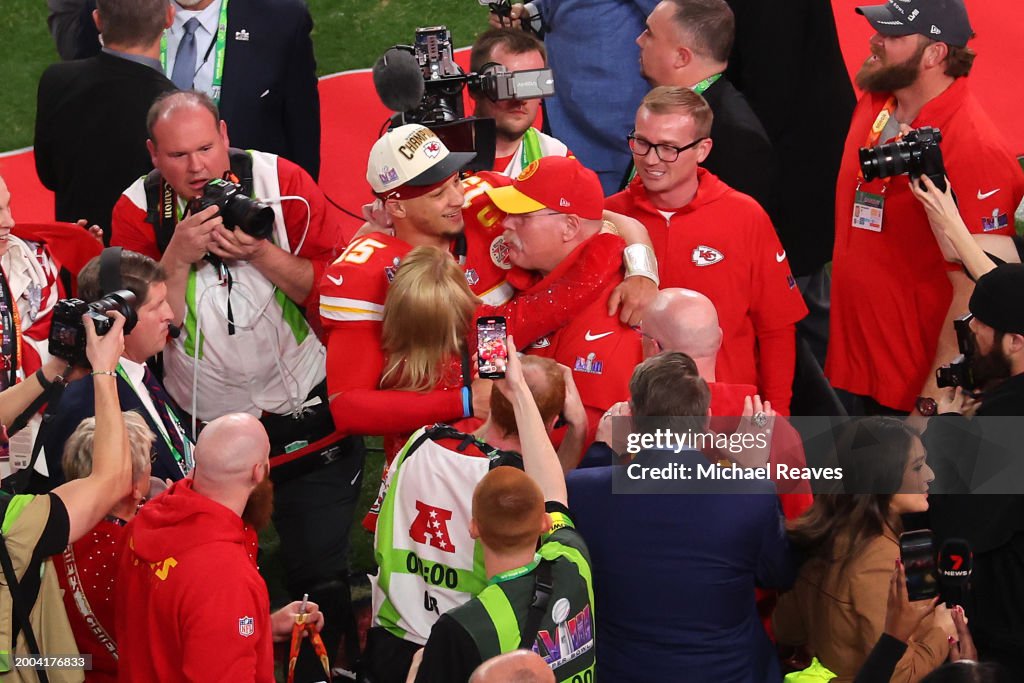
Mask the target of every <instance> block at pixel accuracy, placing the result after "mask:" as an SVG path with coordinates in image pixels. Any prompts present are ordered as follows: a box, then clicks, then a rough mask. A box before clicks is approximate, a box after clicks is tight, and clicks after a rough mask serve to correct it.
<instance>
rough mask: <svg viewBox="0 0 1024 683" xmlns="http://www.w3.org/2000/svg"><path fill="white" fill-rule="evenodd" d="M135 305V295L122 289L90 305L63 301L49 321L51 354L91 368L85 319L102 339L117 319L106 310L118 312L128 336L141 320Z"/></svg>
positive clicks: (67, 300) (75, 301) (59, 303)
mask: <svg viewBox="0 0 1024 683" xmlns="http://www.w3.org/2000/svg"><path fill="white" fill-rule="evenodd" d="M135 305H136V299H135V295H134V294H132V293H131V292H130V291H128V290H127V289H119V290H118V291H116V292H113V293H111V294H108V295H106V296H105V297H103V298H102V299H100V300H99V301H94V302H93V303H91V304H87V303H85V302H84V301H82V300H81V299H61V300H60V301H58V302H57V305H56V306H54V307H53V319H52V321H51V322H50V355H53V356H56V357H58V358H63V359H64V360H66V361H67V362H68V363H71V364H72V365H78V366H88V361H87V360H86V358H85V323H84V322H82V316H83V315H87V316H89V317H90V318H92V321H93V324H94V325H95V326H96V334H98V335H101V336H102V335H104V334H106V333H107V332H109V331H110V328H111V327H113V325H114V319H113V318H108V317H107V311H117V312H118V313H120V314H121V315H123V316H124V333H125V334H128V333H129V332H131V330H132V328H134V327H135V323H137V322H138V321H139V317H138V315H136V313H135Z"/></svg>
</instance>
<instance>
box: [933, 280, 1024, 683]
mask: <svg viewBox="0 0 1024 683" xmlns="http://www.w3.org/2000/svg"><path fill="white" fill-rule="evenodd" d="M969 308H970V312H971V314H972V315H973V316H974V317H973V319H972V320H971V322H970V330H971V333H972V339H973V346H974V353H973V354H971V358H970V359H969V361H968V363H969V370H970V373H971V380H972V383H973V384H975V385H976V386H978V387H980V388H981V389H982V392H981V394H980V396H979V397H978V402H977V404H976V405H972V402H971V401H970V400H968V399H966V396H967V393H966V391H965V390H963V389H961V388H960V387H957V388H955V389H954V388H952V387H949V388H946V389H944V390H943V391H944V392H945V393H944V395H943V397H942V399H941V400H940V401H939V406H938V412H939V413H941V414H943V415H944V416H943V417H939V418H935V419H932V420H931V421H930V422H929V425H928V431H927V432H926V433H925V445H926V446H927V447H928V449H929V453H930V455H929V459H930V460H932V459H935V460H936V465H937V469H936V473H937V476H938V477H939V480H940V482H941V480H942V475H943V472H949V471H952V470H951V468H956V470H959V471H962V472H966V471H967V469H970V468H969V466H966V465H965V464H964V461H972V462H975V463H976V467H977V468H978V469H976V470H975V472H973V473H968V474H966V475H964V476H962V479H963V480H964V481H966V482H972V481H978V480H984V479H985V477H982V476H979V470H980V469H981V468H983V467H985V466H987V465H991V463H992V462H993V461H994V460H997V459H998V457H999V452H998V451H999V447H998V446H997V445H996V443H997V442H999V441H1005V435H1004V436H1003V437H1002V438H1000V439H993V438H989V439H986V438H984V436H985V435H984V431H987V430H989V429H992V430H995V429H997V428H998V429H1001V430H1005V429H1006V428H1009V427H1013V428H1014V434H1017V433H1019V432H1020V428H1019V427H1017V426H1016V425H1017V424H1018V423H1019V421H1017V420H1014V421H1012V422H1011V421H1007V420H1002V421H997V420H991V419H990V420H987V421H983V420H978V419H974V420H971V421H970V422H969V423H968V424H967V425H966V426H964V424H963V421H962V420H958V419H956V418H955V417H949V415H950V414H956V413H961V412H963V413H969V412H972V411H973V413H974V415H975V416H976V418H977V417H980V418H985V417H989V418H991V417H994V416H1012V417H1020V416H1024V265H1021V264H1017V263H1014V264H1003V265H1000V266H997V267H996V268H994V269H993V270H991V271H989V272H988V273H986V274H985V275H983V276H982V277H980V278H979V279H978V282H977V285H976V286H975V288H974V293H973V294H972V295H971V299H970V306H969ZM991 436H992V435H990V437H991ZM1018 443H1019V442H1018ZM1018 455H1019V453H1012V454H1011V456H1010V457H1016V456H1018ZM947 464H948V466H944V465H947ZM965 467H966V468H967V469H965ZM929 515H930V518H931V524H930V526H931V528H932V529H933V531H934V532H935V535H936V538H937V539H945V538H962V539H965V540H967V542H968V543H969V544H970V546H971V549H972V551H973V553H974V570H973V573H972V575H971V589H972V590H971V598H972V600H970V599H969V601H968V603H967V605H966V607H967V611H968V616H969V617H970V627H971V631H972V633H973V634H974V639H975V642H976V643H977V646H978V651H979V652H980V653H981V657H982V659H995V660H998V661H1000V662H1001V663H1003V664H1004V665H1006V666H1008V667H1010V668H1011V669H1012V670H1013V671H1014V672H1015V673H1016V674H1017V677H1018V678H1019V677H1020V676H1021V675H1024V658H1022V653H1024V614H1022V613H1021V610H1020V604H1019V602H1017V601H1015V600H1013V599H1008V598H1007V596H1010V595H1014V591H1019V590H1020V586H1021V585H1024V565H1022V563H1021V560H1020V558H1021V557H1022V556H1024V496H1021V495H947V496H933V497H932V502H931V510H930V512H929Z"/></svg>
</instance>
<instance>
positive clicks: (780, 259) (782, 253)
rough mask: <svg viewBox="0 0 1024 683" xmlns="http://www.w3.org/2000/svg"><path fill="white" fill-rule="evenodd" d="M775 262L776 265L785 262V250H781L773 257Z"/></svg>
mask: <svg viewBox="0 0 1024 683" xmlns="http://www.w3.org/2000/svg"><path fill="white" fill-rule="evenodd" d="M775 260H776V261H777V262H778V263H782V262H783V261H785V260H786V250H785V249H783V250H782V251H780V252H779V253H778V254H776V255H775Z"/></svg>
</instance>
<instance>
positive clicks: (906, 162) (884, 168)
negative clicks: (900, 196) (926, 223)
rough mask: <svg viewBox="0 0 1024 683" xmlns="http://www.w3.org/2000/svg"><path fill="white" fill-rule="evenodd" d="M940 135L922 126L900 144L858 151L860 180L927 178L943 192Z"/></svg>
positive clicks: (944, 185)
mask: <svg viewBox="0 0 1024 683" xmlns="http://www.w3.org/2000/svg"><path fill="white" fill-rule="evenodd" d="M940 142H942V131H940V130H939V129H938V128H932V127H930V126H926V127H924V128H918V129H916V130H912V131H910V132H909V133H907V134H906V135H904V136H903V139H902V140H897V141H896V142H890V143H889V144H887V145H879V146H878V147H861V148H860V168H861V171H863V173H864V180H874V179H875V178H889V177H891V176H894V175H902V174H907V175H909V176H910V177H911V179H916V178H919V177H921V176H923V175H926V176H928V177H929V178H931V181H932V182H933V183H935V186H936V187H937V188H939V190H940V191H942V192H945V191H946V167H945V165H944V164H943V163H942V150H941V149H939V143H940Z"/></svg>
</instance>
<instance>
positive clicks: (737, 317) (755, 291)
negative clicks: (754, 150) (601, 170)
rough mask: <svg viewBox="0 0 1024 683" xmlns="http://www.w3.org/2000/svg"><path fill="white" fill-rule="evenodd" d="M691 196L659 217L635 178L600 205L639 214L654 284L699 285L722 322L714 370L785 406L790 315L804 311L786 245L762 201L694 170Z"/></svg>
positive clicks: (792, 353)
mask: <svg viewBox="0 0 1024 683" xmlns="http://www.w3.org/2000/svg"><path fill="white" fill-rule="evenodd" d="M697 178H698V182H699V185H698V188H697V194H696V195H695V196H694V198H693V200H692V201H691V202H690V203H689V204H687V205H686V206H684V207H682V208H680V209H677V210H675V211H674V212H666V213H669V214H670V216H669V217H666V215H665V214H663V213H662V212H661V211H659V210H658V209H657V208H655V206H654V205H653V204H652V203H651V201H650V199H649V198H648V197H647V191H646V190H645V189H644V186H643V184H642V183H641V182H640V179H639V178H635V179H634V180H633V182H632V183H630V185H629V187H628V188H627V189H626V190H624V191H622V192H620V193H618V194H616V195H613V196H611V197H609V198H608V200H607V201H606V203H605V207H606V208H607V209H609V210H611V211H617V212H619V213H623V214H626V215H627V216H632V217H633V218H636V219H637V220H639V221H641V222H642V223H643V224H644V225H645V226H646V227H647V232H648V234H649V235H650V238H651V242H652V243H653V245H654V253H655V255H656V256H657V257H658V272H659V275H660V276H661V286H662V287H663V288H668V287H685V288H687V289H693V290H696V291H698V292H701V293H702V294H704V295H705V296H707V297H708V298H709V299H711V301H712V302H713V303H714V304H715V308H716V309H717V310H718V319H719V324H720V325H721V327H722V333H723V339H722V349H721V351H719V354H718V376H719V377H721V378H722V379H723V380H725V381H728V382H732V383H737V384H754V385H757V386H758V387H759V388H760V393H761V395H762V397H763V398H767V399H769V400H770V401H771V402H772V406H773V407H774V408H775V409H776V410H778V411H780V412H782V413H788V410H789V399H790V395H791V386H792V382H793V372H794V369H795V367H796V350H795V349H796V347H795V338H794V334H795V327H794V325H795V323H796V322H797V321H798V320H800V319H801V318H803V317H804V316H805V315H806V314H807V307H806V306H805V305H804V301H803V297H801V296H800V292H799V290H797V288H796V280H794V279H793V275H792V274H791V272H790V269H789V262H788V261H787V260H786V252H785V250H784V249H783V248H782V245H781V244H780V243H779V238H778V237H777V236H776V234H775V230H774V228H773V227H772V224H771V220H770V219H769V218H768V215H767V214H766V213H765V212H764V210H763V209H762V208H761V206H760V205H759V204H758V203H757V202H756V201H755V200H754V199H752V198H750V197H748V196H747V195H745V194H742V193H740V192H737V191H736V190H733V189H732V188H730V187H729V186H728V185H726V184H725V183H723V182H722V181H721V180H719V179H718V178H717V177H716V176H715V175H714V174H712V173H709V172H708V171H706V170H704V169H702V168H701V169H698V170H697Z"/></svg>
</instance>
